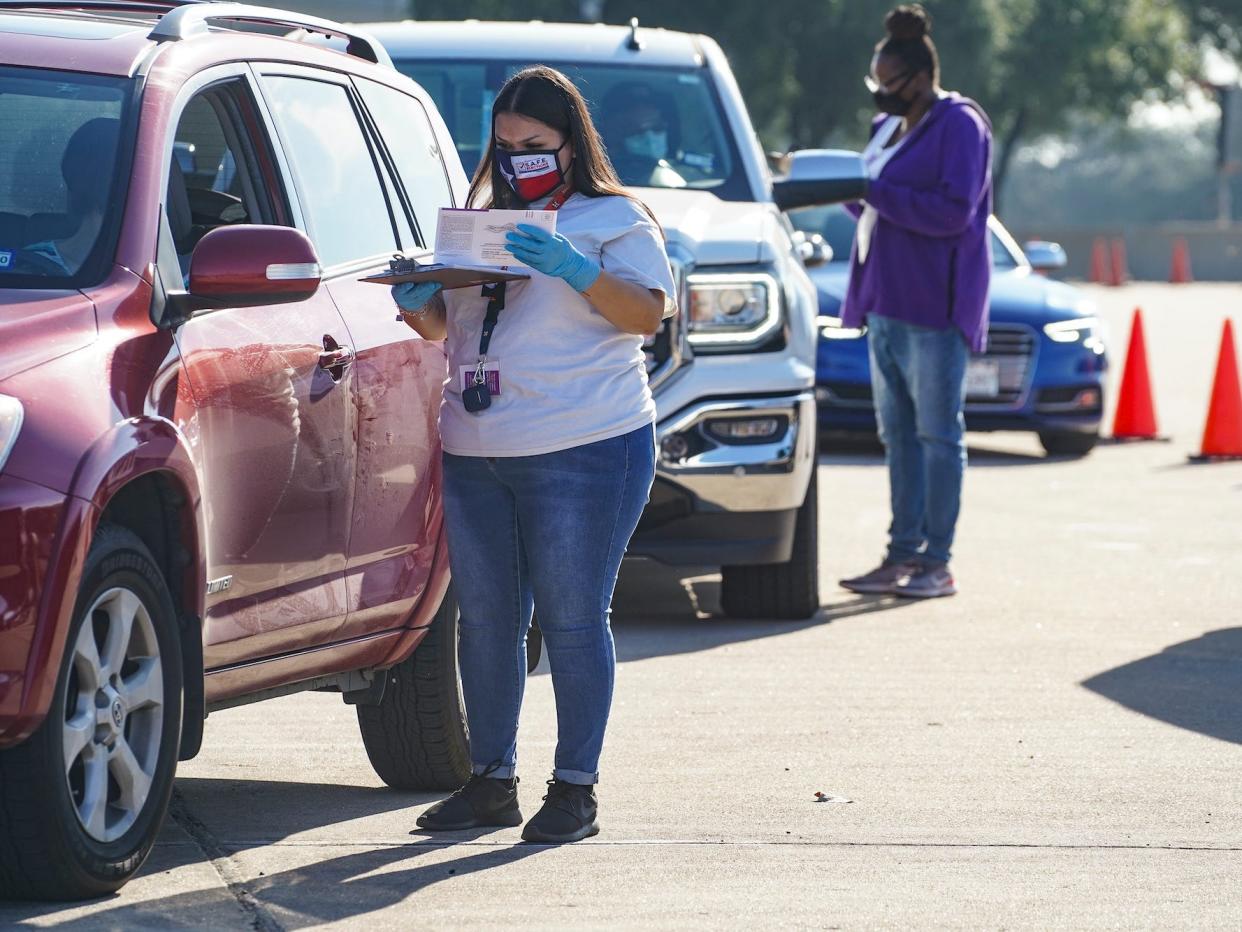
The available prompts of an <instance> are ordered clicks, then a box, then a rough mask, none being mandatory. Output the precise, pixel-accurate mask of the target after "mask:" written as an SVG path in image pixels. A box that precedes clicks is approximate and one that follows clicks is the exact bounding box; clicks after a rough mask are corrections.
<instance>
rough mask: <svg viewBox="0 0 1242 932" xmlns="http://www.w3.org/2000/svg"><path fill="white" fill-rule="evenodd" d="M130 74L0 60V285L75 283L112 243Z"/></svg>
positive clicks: (102, 263)
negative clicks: (29, 65) (107, 74)
mask: <svg viewBox="0 0 1242 932" xmlns="http://www.w3.org/2000/svg"><path fill="white" fill-rule="evenodd" d="M129 89H130V82H129V81H128V80H126V79H121V78H106V77H96V76H92V75H84V74H72V73H69V72H60V71H45V70H39V69H34V68H0V123H2V124H3V126H4V127H5V130H4V132H3V133H0V287H26V288H39V287H81V286H82V285H85V284H88V283H90V282H91V281H92V280H98V279H99V278H101V277H102V275H103V272H104V270H105V269H106V268H107V261H108V259H109V258H110V257H111V255H112V253H113V251H114V249H115V244H116V230H117V228H118V227H119V220H120V204H119V202H120V200H121V196H122V195H123V194H124V190H125V186H124V185H123V184H122V183H121V178H120V175H121V172H122V171H123V170H124V167H123V166H122V165H121V164H120V163H121V159H120V155H121V153H122V149H123V148H127V147H126V146H124V140H125V138H126V133H125V132H124V130H123V127H124V125H125V119H124V117H125V113H124V111H125V101H126V99H127V97H128V95H129Z"/></svg>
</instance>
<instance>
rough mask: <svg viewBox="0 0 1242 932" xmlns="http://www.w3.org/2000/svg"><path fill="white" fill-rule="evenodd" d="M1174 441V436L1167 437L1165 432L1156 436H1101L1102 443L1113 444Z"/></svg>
mask: <svg viewBox="0 0 1242 932" xmlns="http://www.w3.org/2000/svg"><path fill="white" fill-rule="evenodd" d="M1172 442H1173V438H1172V437H1166V436H1164V435H1163V434H1159V435H1157V436H1155V437H1101V438H1100V443H1112V444H1123V443H1172Z"/></svg>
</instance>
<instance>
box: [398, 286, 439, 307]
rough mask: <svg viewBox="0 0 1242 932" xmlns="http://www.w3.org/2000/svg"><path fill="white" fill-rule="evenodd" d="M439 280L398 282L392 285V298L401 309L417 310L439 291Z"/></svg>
mask: <svg viewBox="0 0 1242 932" xmlns="http://www.w3.org/2000/svg"><path fill="white" fill-rule="evenodd" d="M440 288H441V285H440V283H439V282H399V283H398V284H396V285H393V286H392V299H393V300H394V301H395V302H397V307H399V308H401V309H402V310H403V311H417V310H418V309H419V308H421V307H423V306H424V305H425V304H426V303H427V302H428V301H430V300H431V299H432V298H434V297H435V296H436V294H438V293H439V291H440Z"/></svg>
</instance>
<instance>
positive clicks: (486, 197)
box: [466, 65, 654, 219]
mask: <svg viewBox="0 0 1242 932" xmlns="http://www.w3.org/2000/svg"><path fill="white" fill-rule="evenodd" d="M500 113H518V114H521V115H522V116H524V117H529V118H530V119H532V120H538V121H539V122H540V123H543V124H545V125H546V126H550V127H552V128H553V129H554V130H557V131H558V132H560V133H562V134H563V135H564V136H565V137H566V138H567V139H569V140H570V141H571V142H572V143H573V147H574V160H573V164H572V165H571V166H570V168H569V177H568V178H567V179H566V180H568V181H570V182H571V183H572V184H573V188H574V190H575V191H577V192H578V193H580V194H585V195H586V196H587V197H602V196H604V195H608V194H614V195H619V196H620V197H628V198H630V199H631V200H633V201H636V202H637V203H638V204H639V205H640V206H642V207H643V209H644V210H647V207H646V205H645V204H642V202H641V201H638V199H637V198H635V197H634V196H633V195H632V194H630V193H629V192H628V191H627V190H625V188H624V186H622V184H621V179H619V178H618V177H617V172H616V169H614V168H613V167H612V162H611V161H609V159H608V153H607V151H606V150H605V149H604V143H603V141H602V140H601V139H600V136H599V131H598V130H596V128H595V124H594V122H592V120H591V111H590V110H588V109H587V103H586V101H585V100H584V99H583V97H582V94H581V93H580V92H579V91H578V88H577V87H575V86H574V83H573V82H572V81H570V80H569V78H567V77H565V75H563V74H561V73H560V72H559V71H557V70H556V69H555V68H549V67H548V66H547V65H534V66H532V67H530V68H524V69H522V70H521V71H519V72H518V73H517V74H515V75H514V76H513V77H511V78H510V79H509V80H508V81H506V82H505V86H504V87H502V88H501V89H500V93H499V94H497V95H496V100H495V102H494V103H493V104H492V135H491V138H489V139H488V140H487V150H486V151H485V152H484V153H483V158H482V159H481V160H480V162H479V167H478V168H477V169H476V170H475V173H474V180H473V181H471V182H470V195H469V197H468V198H467V201H466V203H468V204H469V205H470V206H471V207H501V208H509V209H513V208H522V207H525V206H526V204H525V203H524V202H523V201H521V200H520V199H519V198H518V196H517V194H516V193H515V192H514V190H513V189H512V188H511V187H509V183H508V182H507V181H506V180H505V176H504V175H502V174H501V172H500V166H499V165H497V164H496V116H497V114H500ZM647 213H648V214H650V213H651V211H650V210H647ZM652 219H654V217H653V218H652Z"/></svg>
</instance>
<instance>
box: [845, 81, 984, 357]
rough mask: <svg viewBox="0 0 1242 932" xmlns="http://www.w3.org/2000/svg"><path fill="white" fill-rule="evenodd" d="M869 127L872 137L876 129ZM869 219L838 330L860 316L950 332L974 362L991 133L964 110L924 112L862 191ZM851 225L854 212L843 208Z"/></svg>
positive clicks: (950, 102) (979, 341) (978, 348)
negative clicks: (872, 212)
mask: <svg viewBox="0 0 1242 932" xmlns="http://www.w3.org/2000/svg"><path fill="white" fill-rule="evenodd" d="M884 119H885V117H884V116H879V117H877V118H876V120H875V122H874V124H873V125H872V128H871V130H872V133H874V132H875V131H876V129H878V128H879V126H880V125H881V123H882V122H883V121H884ZM867 203H868V204H870V205H871V206H872V207H874V208H875V209H876V213H877V214H878V215H879V216H878V217H877V218H876V225H875V231H874V233H873V235H872V240H871V249H870V251H869V252H868V254H867V261H866V262H864V263H859V261H858V244H857V242H856V243H855V244H854V248H853V250H852V254H851V256H850V283H849V290H848V291H847V292H846V296H845V302H844V306H843V308H842V311H841V317H842V323H843V324H844V325H845V326H847V327H858V326H860V325H861V324H862V323H863V321H864V320H865V319H866V316H867V315H868V314H881V315H883V316H885V317H893V318H896V319H897V320H902V321H906V322H907V323H911V324H919V325H921V326H924V327H933V328H935V329H938V330H943V329H945V328H947V327H950V326H955V327H957V328H958V329H959V330H961V331H962V334H963V335H964V336H965V338H966V342H967V343H968V344H969V345H970V348H971V349H972V350H974V351H975V352H982V351H983V349H984V347H985V345H986V343H987V330H988V321H987V312H988V288H989V287H990V285H991V280H992V244H991V238H990V237H989V235H988V217H989V216H991V214H992V126H991V123H990V122H989V121H988V117H987V114H985V113H984V112H983V110H982V109H981V108H980V107H979V105H978V104H976V103H975V102H974V101H973V100H970V99H969V98H966V97H963V96H961V95H960V94H946V95H945V96H944V97H942V98H941V99H940V100H939V101H937V102H936V103H935V104H933V105H932V108H931V110H929V111H928V112H927V114H926V115H925V116H924V117H923V119H922V120H920V121H919V123H918V125H917V126H916V127H915V128H914V131H913V132H912V133H910V135H909V136H908V137H907V138H906V141H905V142H904V143H903V144H902V146H901V148H900V149H899V150H898V151H897V152H896V153H895V154H894V155H893V157H892V158H891V159H890V160H889V162H888V164H887V165H885V166H884V170H883V171H882V172H881V173H880V177H879V178H876V179H874V180H872V182H871V184H870V186H869V187H868V188H867ZM846 207H847V209H848V210H849V211H850V213H852V214H853V215H854V216H855V217H857V216H859V215H860V214H861V213H862V205H860V204H849V205H846Z"/></svg>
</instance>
